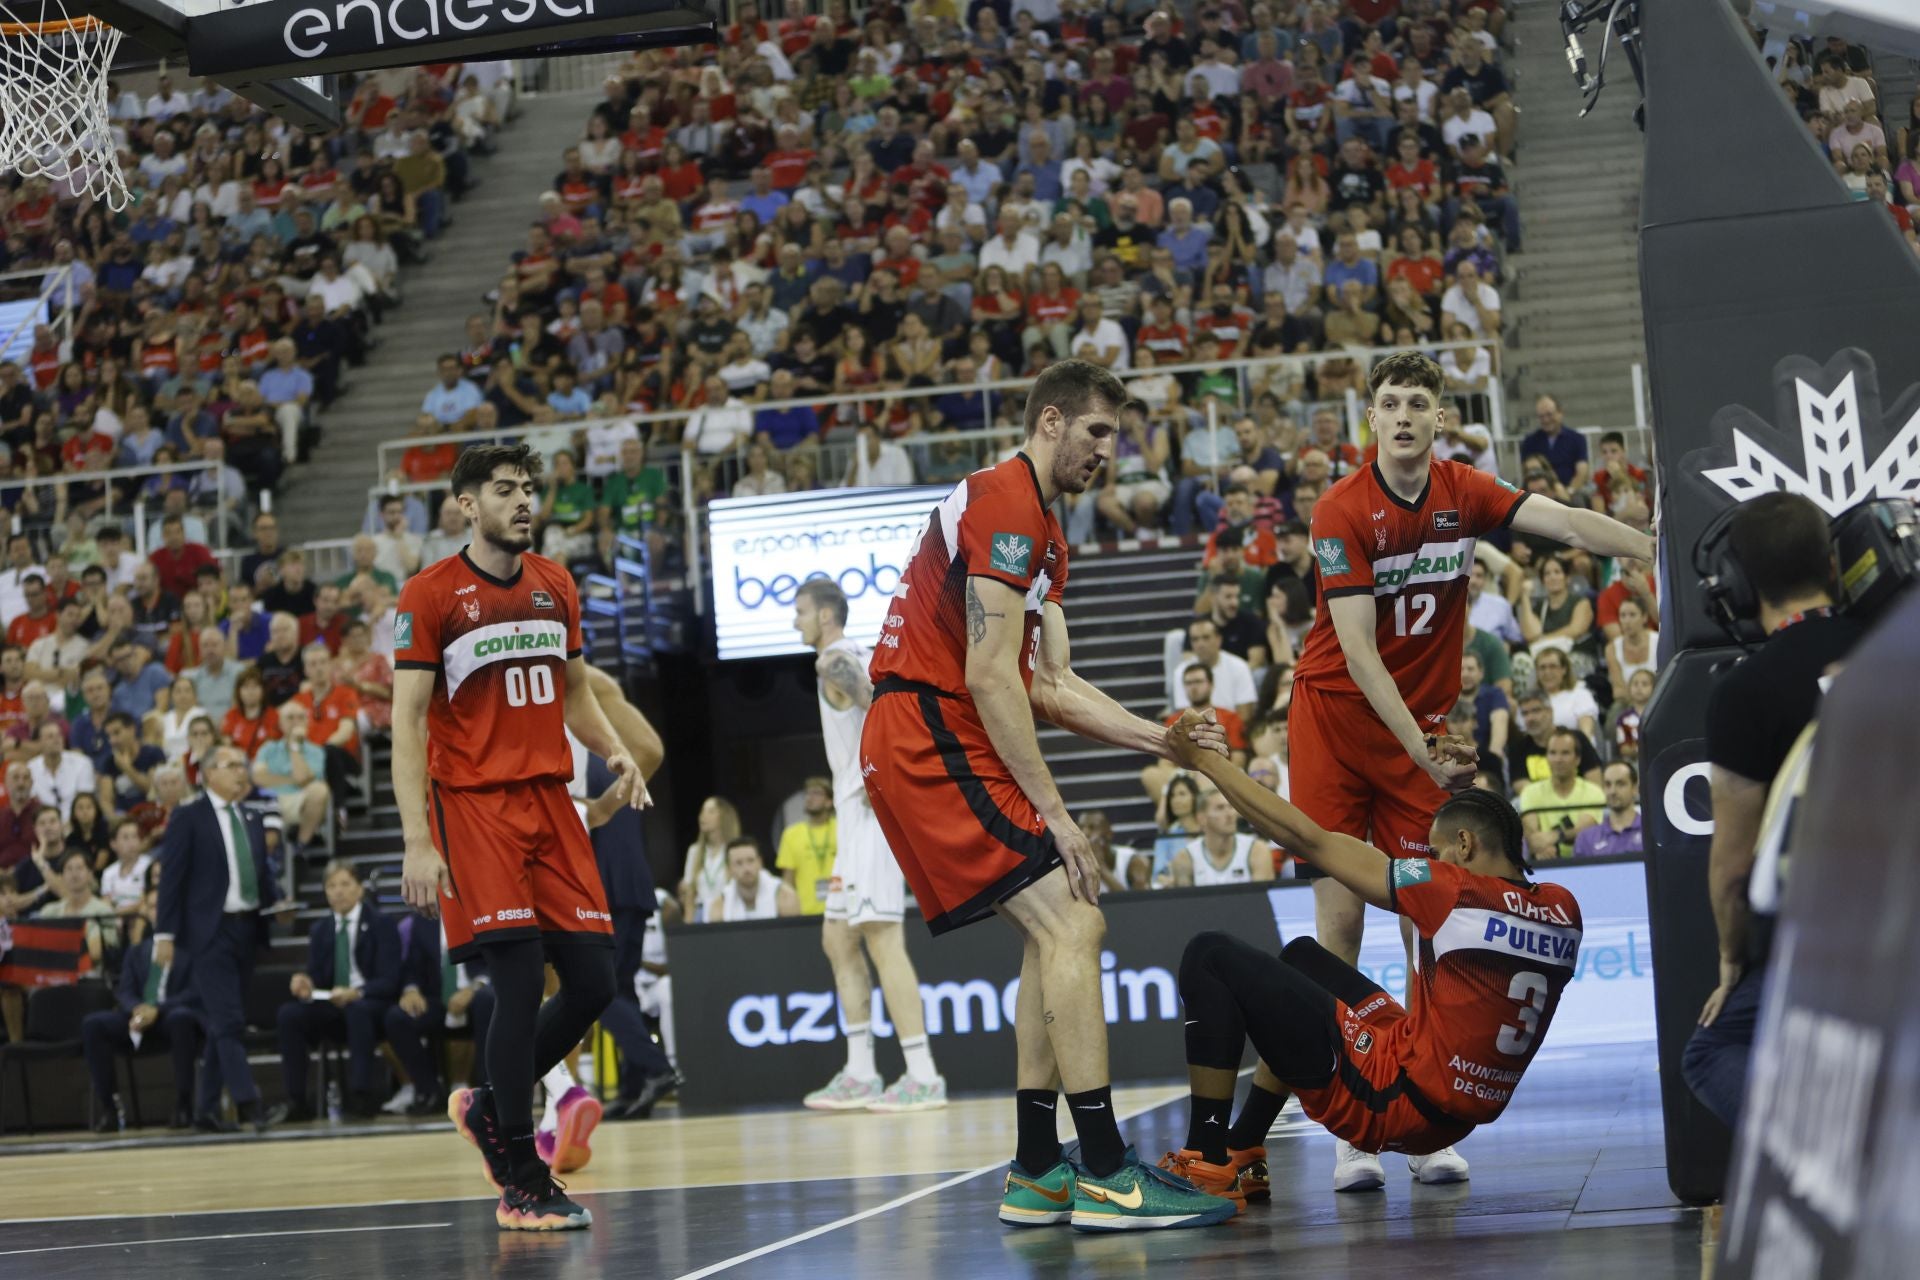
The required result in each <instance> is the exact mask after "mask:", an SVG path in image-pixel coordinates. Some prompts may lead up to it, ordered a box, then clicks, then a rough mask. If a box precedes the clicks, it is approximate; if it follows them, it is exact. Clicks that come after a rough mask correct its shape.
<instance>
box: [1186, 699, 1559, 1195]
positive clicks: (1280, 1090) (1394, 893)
mask: <svg viewBox="0 0 1920 1280" xmlns="http://www.w3.org/2000/svg"><path fill="white" fill-rule="evenodd" d="M1199 717H1200V713H1199V712H1193V711H1189V712H1188V713H1186V717H1184V719H1188V720H1197V719H1198V718H1199ZM1171 741H1172V742H1174V744H1175V753H1176V758H1179V759H1180V760H1181V763H1183V764H1187V765H1188V766H1189V767H1191V768H1195V769H1198V770H1199V771H1200V772H1202V773H1204V774H1206V775H1207V776H1208V777H1209V778H1211V779H1212V780H1213V781H1214V782H1215V783H1216V784H1218V785H1219V787H1220V792H1221V794H1222V795H1224V796H1225V797H1226V798H1227V799H1228V800H1229V801H1230V802H1231V803H1232V804H1233V806H1234V808H1236V809H1238V810H1239V811H1240V812H1241V813H1242V814H1243V815H1245V817H1246V818H1247V820H1248V821H1249V822H1250V823H1252V824H1253V827H1254V829H1255V830H1256V831H1258V832H1259V833H1260V834H1262V835H1264V836H1266V837H1268V838H1269V839H1271V840H1273V841H1274V842H1276V843H1278V844H1282V845H1284V846H1285V847H1286V848H1288V849H1291V850H1294V851H1296V852H1298V853H1299V854H1300V855H1301V856H1302V857H1304V858H1305V859H1307V861H1309V862H1311V863H1312V864H1313V865H1314V866H1316V867H1318V868H1319V869H1320V870H1321V871H1322V872H1323V873H1324V874H1325V875H1327V876H1328V877H1329V878H1331V879H1334V880H1338V881H1339V882H1340V883H1341V884H1344V885H1346V886H1347V887H1348V888H1349V889H1350V890H1351V891H1352V892H1353V893H1355V894H1356V895H1357V896H1358V897H1360V898H1361V899H1362V900H1364V901H1365V902H1367V903H1369V904H1371V905H1373V906H1376V907H1379V908H1381V909H1382V910H1386V911H1393V912H1396V913H1398V914H1399V915H1401V916H1402V917H1404V918H1406V919H1407V920H1409V921H1411V922H1412V924H1413V926H1414V928H1415V930H1416V931H1417V932H1418V934H1419V938H1420V965H1419V969H1418V971H1417V972H1416V973H1415V974H1414V977H1413V981H1412V982H1411V984H1410V987H1409V999H1408V1002H1407V1005H1406V1006H1404V1007H1403V1006H1402V1005H1400V1004H1399V1003H1398V1002H1397V1001H1395V1000H1394V999H1393V998H1392V997H1391V996H1389V995H1388V994H1387V993H1386V992H1385V991H1383V990H1381V989H1380V987H1378V986H1376V985H1375V984H1374V983H1373V982H1372V981H1371V980H1370V979H1368V978H1367V977H1366V976H1365V975H1364V974H1362V973H1361V972H1360V971H1359V970H1358V969H1355V968H1354V967H1353V966H1352V965H1350V964H1347V963H1346V962H1345V961H1342V960H1340V959H1339V958H1337V957H1335V956H1334V955H1332V954H1331V953H1330V952H1328V951H1327V950H1326V949H1325V948H1323V947H1321V946H1320V945H1319V944H1318V943H1317V942H1314V941H1313V940H1311V939H1308V938H1296V939H1294V940H1293V941H1292V942H1290V943H1288V944H1287V945H1286V947H1285V948H1284V949H1283V950H1282V952H1281V954H1280V955H1279V956H1277V957H1276V956H1271V955H1267V954H1266V953H1264V952H1262V951H1260V950H1258V949H1257V948H1255V947H1252V946H1249V945H1248V944H1247V943H1245V942H1242V941H1240V940H1239V939H1236V938H1232V937H1229V936H1228V935H1226V934H1222V933H1203V934H1201V935H1199V936H1198V937H1196V938H1194V939H1193V941H1192V942H1191V943H1189V944H1188V946H1187V950H1186V954H1185V955H1184V956H1183V957H1182V958H1181V962H1180V997H1181V1000H1182V1001H1183V1002H1184V1003H1185V1006H1186V1010H1187V1017H1188V1019H1189V1021H1188V1022H1187V1026H1186V1036H1187V1062H1188V1071H1189V1076H1190V1081H1191V1084H1192V1088H1193V1113H1192V1117H1191V1122H1190V1126H1189V1129H1188V1136H1187V1146H1186V1148H1185V1149H1183V1150H1182V1151H1181V1152H1179V1153H1177V1154H1176V1156H1174V1157H1173V1158H1172V1163H1173V1166H1174V1167H1175V1168H1176V1169H1177V1170H1179V1171H1181V1172H1184V1173H1186V1174H1187V1175H1188V1176H1189V1177H1192V1178H1193V1179H1194V1180H1195V1181H1196V1182H1198V1183H1199V1184H1200V1185H1202V1186H1207V1185H1214V1186H1221V1185H1231V1183H1232V1180H1233V1179H1234V1178H1235V1177H1236V1176H1237V1174H1238V1169H1237V1168H1236V1165H1237V1163H1238V1162H1236V1161H1235V1160H1234V1159H1233V1158H1232V1152H1231V1150H1230V1146H1229V1143H1230V1141H1231V1138H1230V1135H1231V1130H1230V1128H1229V1127H1228V1125H1227V1123H1226V1117H1227V1112H1228V1109H1229V1108H1230V1107H1231V1106H1232V1103H1233V1092H1234V1081H1235V1076H1236V1073H1237V1072H1238V1069H1239V1065H1240V1057H1241V1054H1242V1053H1243V1052H1244V1051H1245V1048H1246V1044H1247V1041H1248V1040H1251V1041H1252V1042H1253V1046H1254V1048H1255V1049H1256V1050H1258V1051H1259V1054H1260V1060H1261V1063H1262V1064H1263V1067H1264V1071H1263V1074H1265V1075H1268V1076H1269V1078H1270V1079H1271V1080H1272V1081H1273V1083H1272V1084H1271V1085H1270V1086H1269V1087H1270V1089H1271V1090H1272V1091H1273V1092H1274V1093H1275V1094H1276V1095H1277V1096H1279V1097H1280V1098H1282V1099H1284V1097H1285V1094H1286V1092H1287V1091H1289V1090H1291V1091H1292V1092H1294V1093H1296V1094H1298V1095H1299V1098H1300V1105H1301V1107H1302V1109H1303V1110H1304V1111H1305V1112H1306V1114H1307V1115H1308V1116H1309V1117H1310V1118H1311V1119H1313V1120H1316V1121H1318V1122H1319V1123H1320V1124H1322V1125H1325V1126H1326V1127H1327V1129H1328V1130H1329V1131H1331V1132H1332V1133H1333V1134H1334V1135H1335V1136H1337V1137H1338V1138H1340V1139H1341V1140H1342V1142H1344V1143H1347V1144H1350V1145H1352V1146H1353V1147H1355V1148H1357V1149H1358V1150H1360V1151H1363V1152H1368V1153H1372V1152H1379V1151H1402V1152H1405V1153H1407V1155H1408V1157H1409V1161H1408V1163H1409V1165H1410V1166H1411V1167H1412V1168H1413V1171H1414V1173H1415V1175H1416V1176H1419V1175H1420V1174H1421V1171H1422V1169H1423V1167H1424V1164H1425V1162H1426V1161H1427V1160H1428V1159H1429V1158H1431V1157H1433V1156H1434V1155H1436V1154H1437V1153H1440V1152H1442V1151H1445V1150H1447V1149H1448V1148H1449V1147H1450V1146H1451V1144H1452V1143H1455V1142H1458V1141H1459V1140H1460V1139H1461V1138H1464V1137H1465V1136H1466V1135H1467V1134H1468V1133H1469V1132H1470V1131H1471V1130H1472V1129H1473V1128H1474V1127H1475V1126H1477V1125H1482V1124H1487V1123H1489V1122H1491V1121H1493V1120H1494V1119H1496V1118H1498V1117H1499V1115H1500V1113H1501V1112H1502V1111H1504V1110H1505V1109H1506V1106H1507V1103H1508V1101H1509V1100H1510V1099H1511V1098H1512V1096H1513V1090H1514V1087H1515V1086H1516V1085H1517V1084H1518V1083H1519V1081H1520V1077H1521V1076H1522V1075H1523V1074H1524V1073H1525V1072H1526V1069H1527V1066H1528V1064H1530V1063H1531V1062H1532V1061H1533V1057H1534V1054H1535V1053H1537V1052H1538V1051H1539V1049H1540V1043H1541V1040H1542V1039H1543V1038H1544V1037H1545V1035H1546V1033H1547V1028H1548V1027H1549V1026H1550V1025H1551V1024H1552V1022H1553V1015H1554V1012H1555V1010H1556V1009H1557V1008H1558V1006H1559V1001H1560V995H1561V992H1562V991H1564V990H1565V989H1566V985H1567V983H1568V982H1569V981H1571V980H1572V978H1573V973H1574V968H1575V964H1576V962H1577V960H1578V958H1579V953H1580V941H1581V917H1580V905H1579V903H1577V902H1576V901H1574V898H1573V895H1572V894H1571V893H1568V892H1567V891H1566V889H1564V888H1562V887H1561V886H1559V885H1554V884H1536V883H1534V882H1533V881H1531V880H1529V879H1528V878H1527V874H1526V872H1527V863H1526V839H1525V836H1524V834H1523V832H1522V830H1521V825H1520V818H1519V815H1518V814H1516V813H1515V812H1514V809H1513V806H1512V805H1511V804H1509V803H1507V801H1506V800H1505V799H1503V798H1501V797H1500V796H1497V795H1495V794H1494V793H1493V792H1491V791H1481V790H1473V791H1466V792H1462V793H1461V794H1459V795H1456V796H1454V797H1452V798H1451V799H1449V800H1447V801H1445V802H1444V803H1443V804H1442V805H1441V806H1440V811H1439V813H1438V814H1437V815H1436V816H1435V818H1434V820H1433V824H1432V826H1431V827H1430V828H1429V830H1428V831H1427V833H1426V838H1425V839H1424V840H1423V841H1422V843H1423V844H1426V845H1428V846H1429V853H1430V855H1431V856H1430V857H1414V858H1404V857H1394V856H1392V854H1391V853H1382V852H1381V851H1380V850H1378V849H1375V848H1373V847H1371V846H1369V845H1366V844H1363V843H1362V842H1360V841H1358V840H1355V839H1353V838H1352V837H1350V836H1345V835H1341V834H1339V833H1338V832H1332V831H1327V830H1325V829H1324V828H1322V827H1321V826H1320V825H1319V824H1318V823H1316V822H1314V821H1313V820H1312V819H1311V818H1309V817H1307V816H1306V815H1305V814H1304V813H1302V812H1301V811H1300V810H1299V809H1297V808H1295V807H1294V806H1293V805H1291V804H1289V803H1287V802H1286V801H1285V800H1282V799H1281V798H1280V797H1278V796H1276V795H1274V794H1273V792H1271V791H1270V790H1268V789H1266V788H1264V787H1262V786H1260V785H1259V784H1258V783H1255V782H1254V781H1253V780H1252V779H1250V778H1249V777H1247V775H1246V774H1245V773H1243V772H1242V771H1241V770H1240V769H1238V768H1237V767H1235V766H1234V765H1233V764H1231V763H1230V762H1228V761H1225V760H1220V759H1217V758H1214V757H1211V756H1207V755H1203V754H1201V753H1199V752H1196V751H1192V750H1190V749H1187V748H1185V747H1183V746H1182V745H1180V744H1181V738H1180V736H1179V735H1177V734H1176V736H1175V737H1174V738H1173V739H1171ZM1467 751H1470V747H1469V746H1468V745H1467V744H1466V743H1465V742H1464V741H1462V740H1460V739H1447V740H1446V742H1445V744H1444V745H1442V746H1441V747H1440V753H1441V754H1442V756H1443V757H1445V758H1452V757H1453V756H1454V755H1456V754H1463V753H1465V752H1467ZM1423 1180H1426V1179H1423ZM1371 1185H1372V1186H1375V1187H1377V1186H1378V1185H1379V1182H1378V1181H1377V1180H1375V1181H1374V1182H1373V1183H1372V1184H1371ZM1346 1189H1355V1190H1357V1189H1359V1188H1358V1187H1357V1186H1355V1187H1350V1188H1346Z"/></svg>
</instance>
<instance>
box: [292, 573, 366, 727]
mask: <svg viewBox="0 0 1920 1280" xmlns="http://www.w3.org/2000/svg"><path fill="white" fill-rule="evenodd" d="M351 621H353V619H352V618H351V617H350V616H349V615H348V613H347V611H346V610H345V609H342V608H341V607H340V585H339V584H338V583H335V582H323V583H321V584H320V585H319V586H318V587H316V588H315V589H314V593H313V612H312V613H308V614H303V615H301V618H300V647H301V648H303V649H305V648H309V647H311V646H313V645H324V646H326V650H327V652H328V653H338V652H340V641H341V639H342V638H343V637H345V635H346V634H347V624H348V623H349V622H351ZM315 741H316V742H317V741H319V739H317V738H316V739H315Z"/></svg>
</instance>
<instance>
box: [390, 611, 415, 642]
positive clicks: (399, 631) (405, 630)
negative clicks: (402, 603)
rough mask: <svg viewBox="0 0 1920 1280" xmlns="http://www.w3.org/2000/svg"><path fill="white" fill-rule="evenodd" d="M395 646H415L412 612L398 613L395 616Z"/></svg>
mask: <svg viewBox="0 0 1920 1280" xmlns="http://www.w3.org/2000/svg"><path fill="white" fill-rule="evenodd" d="M393 647H394V648H395V649H396V650H398V649H411V648H413V615H412V614H411V613H397V614H395V615H394V616H393Z"/></svg>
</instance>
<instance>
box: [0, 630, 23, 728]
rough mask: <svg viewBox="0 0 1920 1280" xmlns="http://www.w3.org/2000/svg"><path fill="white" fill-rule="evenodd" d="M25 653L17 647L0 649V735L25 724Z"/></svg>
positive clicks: (10, 646)
mask: <svg viewBox="0 0 1920 1280" xmlns="http://www.w3.org/2000/svg"><path fill="white" fill-rule="evenodd" d="M26 687H27V651H26V650H25V649H22V648H21V647H20V646H19V645H16V644H9V645H7V646H6V647H5V648H0V734H4V733H6V732H7V731H8V730H9V729H12V728H13V726H15V725H16V724H25V723H27V707H26V701H25V699H24V697H23V696H22V695H23V694H24V693H25V691H26Z"/></svg>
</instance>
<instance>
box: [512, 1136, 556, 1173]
mask: <svg viewBox="0 0 1920 1280" xmlns="http://www.w3.org/2000/svg"><path fill="white" fill-rule="evenodd" d="M546 1167H547V1166H546V1161H544V1160H542V1159H541V1158H540V1148H539V1147H537V1146H535V1145H534V1141H533V1130H532V1129H523V1130H521V1131H519V1132H518V1133H509V1134H508V1135H507V1168H509V1169H510V1170H512V1171H513V1172H512V1177H513V1180H514V1181H515V1182H519V1181H521V1180H522V1178H523V1176H524V1175H526V1174H529V1173H532V1172H533V1171H535V1170H540V1169H545V1168H546Z"/></svg>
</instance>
